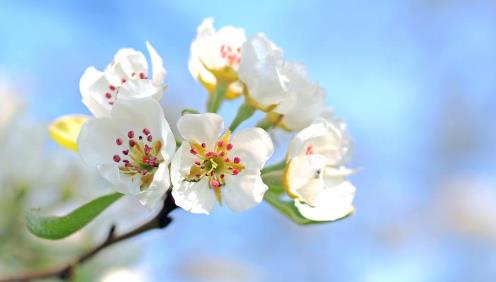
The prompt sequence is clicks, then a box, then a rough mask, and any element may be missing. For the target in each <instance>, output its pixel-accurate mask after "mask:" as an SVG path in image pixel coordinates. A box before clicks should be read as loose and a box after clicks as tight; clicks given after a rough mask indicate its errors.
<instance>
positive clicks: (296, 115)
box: [274, 62, 328, 130]
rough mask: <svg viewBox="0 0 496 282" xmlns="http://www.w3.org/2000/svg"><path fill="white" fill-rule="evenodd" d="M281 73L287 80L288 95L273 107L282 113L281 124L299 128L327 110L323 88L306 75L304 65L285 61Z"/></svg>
mask: <svg viewBox="0 0 496 282" xmlns="http://www.w3.org/2000/svg"><path fill="white" fill-rule="evenodd" d="M283 73H284V75H285V76H286V78H287V80H288V84H287V90H286V91H287V95H288V97H287V98H286V99H284V100H282V101H281V103H280V104H279V105H278V106H277V107H276V108H275V109H274V112H276V113H279V114H282V115H283V119H282V122H283V124H284V125H285V126H286V127H288V128H289V129H291V130H301V129H303V128H305V127H307V126H309V125H310V124H311V123H312V122H313V121H315V120H316V119H317V118H318V117H321V116H323V115H324V114H326V113H327V112H328V107H327V106H326V105H325V96H326V93H325V90H324V89H322V88H321V87H320V86H319V85H318V84H316V83H313V82H312V81H310V80H309V79H308V77H307V73H306V69H305V65H303V64H301V63H297V62H287V63H286V64H285V66H284V69H283Z"/></svg>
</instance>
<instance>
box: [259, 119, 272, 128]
mask: <svg viewBox="0 0 496 282" xmlns="http://www.w3.org/2000/svg"><path fill="white" fill-rule="evenodd" d="M256 126H257V127H260V128H262V129H265V130H269V129H272V128H274V127H275V125H274V123H273V122H272V121H270V120H269V119H267V118H264V119H262V120H260V121H259V122H258V123H257V125H256Z"/></svg>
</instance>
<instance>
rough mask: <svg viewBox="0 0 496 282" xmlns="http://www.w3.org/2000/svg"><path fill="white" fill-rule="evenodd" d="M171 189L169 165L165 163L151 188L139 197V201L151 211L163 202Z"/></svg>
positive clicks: (161, 165) (156, 174) (158, 170)
mask: <svg viewBox="0 0 496 282" xmlns="http://www.w3.org/2000/svg"><path fill="white" fill-rule="evenodd" d="M169 188H170V178H169V168H168V164H167V163H165V162H163V163H161V164H160V165H159V167H158V169H157V171H156V172H155V175H154V176H153V181H152V183H151V184H150V187H148V188H147V189H146V190H145V191H143V192H141V193H140V194H139V195H138V198H139V201H140V203H141V204H142V205H143V206H145V207H147V208H148V209H150V210H151V209H153V208H154V207H155V206H156V205H157V204H158V203H159V202H160V201H162V200H163V196H164V194H165V193H166V192H167V191H168V190H169Z"/></svg>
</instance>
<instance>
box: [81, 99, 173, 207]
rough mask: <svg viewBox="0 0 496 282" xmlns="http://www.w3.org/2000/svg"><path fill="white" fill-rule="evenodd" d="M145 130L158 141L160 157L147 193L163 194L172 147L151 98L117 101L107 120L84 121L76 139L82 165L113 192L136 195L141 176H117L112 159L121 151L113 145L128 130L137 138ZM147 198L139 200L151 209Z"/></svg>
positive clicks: (116, 166) (118, 171)
mask: <svg viewBox="0 0 496 282" xmlns="http://www.w3.org/2000/svg"><path fill="white" fill-rule="evenodd" d="M145 128H146V129H148V130H150V132H151V136H153V140H161V142H162V152H161V153H162V157H163V158H164V162H163V163H161V164H160V166H159V169H158V170H157V172H156V174H155V175H154V179H153V181H152V184H151V186H150V187H148V188H149V189H151V190H150V191H155V190H158V191H159V192H163V191H164V190H163V189H165V191H166V189H167V187H168V186H169V176H168V169H167V166H168V164H169V162H170V159H171V157H172V155H173V153H174V149H175V146H176V144H175V140H174V136H173V135H172V132H171V130H170V128H169V125H168V123H167V121H166V120H165V117H164V114H163V111H162V107H161V106H160V104H159V103H158V102H157V101H156V100H154V99H152V98H144V99H136V100H127V99H120V100H117V101H116V104H115V106H114V107H113V108H112V110H111V116H110V117H108V118H95V119H91V120H89V121H87V122H86V123H85V124H84V125H83V127H82V129H81V132H80V134H79V137H78V148H79V153H80V155H81V157H82V158H83V160H84V161H85V162H86V163H88V164H90V165H93V166H97V167H98V169H99V171H100V173H101V174H102V176H103V177H104V178H105V179H107V180H108V181H109V182H111V183H112V184H114V185H115V186H116V188H115V189H116V190H117V191H119V192H122V193H125V194H133V195H135V194H138V193H139V192H140V185H141V175H140V174H136V175H134V176H129V175H126V174H123V173H120V170H119V169H118V164H117V163H115V161H114V155H120V154H121V152H122V149H123V148H122V147H121V146H120V145H117V144H116V140H117V138H121V139H124V138H125V137H126V136H127V134H128V132H129V131H131V130H132V131H134V132H135V134H136V137H137V136H138V135H140V134H142V133H141V132H142V131H143V130H144V129H145ZM164 173H165V175H164ZM164 185H165V186H164ZM159 186H160V187H159ZM155 192H156V191H155ZM150 193H151V192H150ZM145 198H146V197H145ZM151 198H153V197H152V196H148V198H146V199H143V202H144V203H148V202H150V203H149V205H152V204H153V202H152V201H151V200H150V199H151Z"/></svg>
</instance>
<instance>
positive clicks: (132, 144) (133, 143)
mask: <svg viewBox="0 0 496 282" xmlns="http://www.w3.org/2000/svg"><path fill="white" fill-rule="evenodd" d="M134 145H136V141H134V139H131V140H129V147H134Z"/></svg>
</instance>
